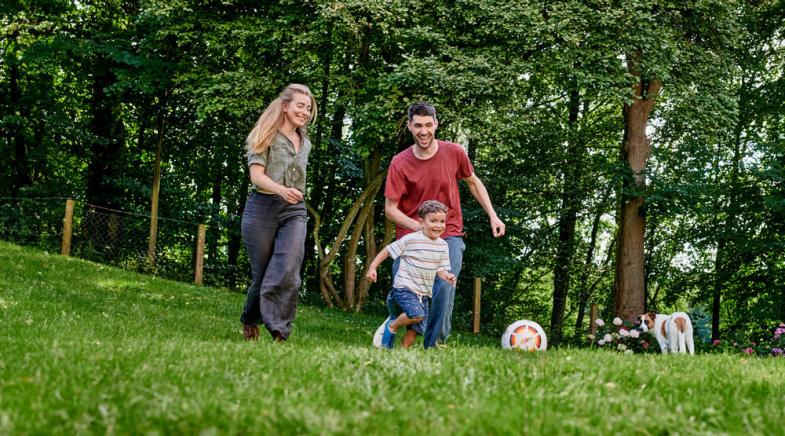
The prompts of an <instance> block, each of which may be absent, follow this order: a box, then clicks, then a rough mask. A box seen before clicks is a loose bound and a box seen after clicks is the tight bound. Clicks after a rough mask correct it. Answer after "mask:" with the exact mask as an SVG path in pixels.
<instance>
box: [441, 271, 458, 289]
mask: <svg viewBox="0 0 785 436" xmlns="http://www.w3.org/2000/svg"><path fill="white" fill-rule="evenodd" d="M436 275H437V276H439V278H440V279H442V280H444V281H446V282H450V284H451V285H453V286H455V284H456V283H457V282H458V280H457V279H456V278H455V274H453V273H451V272H449V271H447V270H440V271H436Z"/></svg>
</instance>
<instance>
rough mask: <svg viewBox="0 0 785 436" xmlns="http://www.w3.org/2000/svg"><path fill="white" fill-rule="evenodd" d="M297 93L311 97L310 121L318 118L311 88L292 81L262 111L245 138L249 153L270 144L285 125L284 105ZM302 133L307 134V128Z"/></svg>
mask: <svg viewBox="0 0 785 436" xmlns="http://www.w3.org/2000/svg"><path fill="white" fill-rule="evenodd" d="M295 94H303V95H306V96H308V97H309V98H310V99H311V117H310V118H309V119H308V122H309V123H310V122H313V120H315V119H316V99H315V98H313V94H311V90H310V89H308V87H307V86H305V85H300V84H299V83H292V84H290V85H289V86H287V87H286V88H284V90H283V91H281V94H280V95H279V96H278V98H276V99H275V100H273V101H272V102H271V103H270V104H269V105H267V109H265V110H264V112H262V115H261V116H260V117H259V119H258V120H257V121H256V125H254V127H253V129H251V133H249V134H248V137H247V138H245V149H246V150H247V151H248V153H249V154H257V153H261V152H263V151H264V150H266V149H267V147H269V146H270V143H271V142H273V138H275V135H276V134H277V133H278V129H280V128H281V126H283V123H284V112H283V106H284V104H285V103H289V102H290V101H292V99H293V98H294V95H295ZM300 134H301V135H303V136H305V128H302V129H300Z"/></svg>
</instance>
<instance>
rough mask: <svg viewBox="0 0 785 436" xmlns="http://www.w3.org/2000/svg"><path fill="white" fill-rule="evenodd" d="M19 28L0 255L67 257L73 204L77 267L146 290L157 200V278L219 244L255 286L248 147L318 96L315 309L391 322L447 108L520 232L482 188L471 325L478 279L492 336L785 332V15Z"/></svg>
mask: <svg viewBox="0 0 785 436" xmlns="http://www.w3.org/2000/svg"><path fill="white" fill-rule="evenodd" d="M0 16H1V17H2V18H0V26H2V30H1V31H0V154H1V155H2V156H4V158H3V159H2V160H0V192H2V193H7V194H4V195H6V196H5V197H2V199H0V212H1V213H0V237H2V238H3V239H7V240H12V241H15V242H17V243H24V244H32V245H35V244H38V245H46V243H47V242H49V243H51V241H52V240H56V237H57V235H58V232H59V231H61V230H60V228H61V226H62V217H63V205H62V203H63V201H62V200H64V199H65V198H74V199H76V200H77V204H78V206H77V213H76V216H77V218H76V219H77V222H78V223H79V226H80V229H82V232H81V233H79V235H77V236H75V238H76V248H77V254H79V255H82V257H87V258H94V259H98V260H102V261H110V262H113V263H119V264H123V265H125V266H132V267H136V268H138V269H145V268H146V266H145V263H144V262H142V261H138V263H137V264H134V263H133V262H134V261H133V260H129V259H131V258H133V257H134V256H136V257H138V256H139V252H142V253H144V249H145V248H146V247H147V244H148V240H147V237H148V235H147V234H146V233H145V232H146V231H147V230H146V229H147V227H145V226H149V222H148V221H149V219H148V220H147V221H144V220H143V221H144V222H141V223H135V222H133V221H132V218H130V217H134V216H142V217H143V216H149V214H150V212H151V197H153V193H154V191H155V190H154V189H153V187H154V186H156V184H157V185H159V186H160V194H157V193H156V195H159V201H160V203H159V205H158V208H157V209H158V210H157V214H158V215H160V217H162V218H161V220H162V223H163V224H164V225H162V226H161V227H160V228H159V231H158V236H157V237H158V244H159V248H158V253H159V254H158V265H157V266H156V268H158V269H155V270H153V271H152V272H155V273H161V272H162V271H163V272H165V270H166V268H167V265H170V267H171V268H172V269H173V270H176V269H177V267H176V265H180V264H185V265H190V264H191V261H192V259H193V256H194V250H193V246H194V244H195V241H196V227H195V224H196V223H204V224H206V225H207V235H206V239H207V241H206V246H207V250H206V257H205V271H206V272H205V280H206V281H207V282H208V283H211V284H217V285H222V286H227V287H230V288H232V289H237V290H240V291H241V290H242V289H243V287H244V286H245V285H246V283H247V276H248V266H247V260H246V259H245V256H244V253H243V250H242V243H241V237H240V234H239V228H240V224H239V221H240V217H241V216H242V210H243V206H244V202H245V199H246V197H247V195H248V192H249V188H250V186H249V180H248V175H247V170H246V164H245V157H244V150H243V146H244V138H245V136H246V134H247V133H248V131H249V130H250V128H251V127H252V125H253V123H254V121H255V120H256V118H257V117H258V116H259V114H260V112H261V110H262V109H263V108H264V107H265V105H266V104H267V103H268V102H269V101H271V100H272V99H273V98H275V97H276V96H277V94H278V92H280V90H281V89H282V88H283V87H284V86H285V85H286V84H288V83H291V82H299V83H304V84H306V85H308V86H310V87H311V89H312V91H313V92H314V94H315V95H316V99H317V103H318V108H319V117H318V119H317V121H316V123H315V124H314V125H313V126H312V127H311V128H310V130H309V135H310V138H311V141H312V143H313V144H314V148H313V150H312V154H311V156H310V164H309V175H308V193H307V202H308V208H309V212H310V216H309V223H308V225H309V227H308V230H309V232H308V241H307V251H306V253H307V258H306V262H305V264H304V267H303V269H304V286H303V289H302V291H301V299H302V300H303V301H305V302H307V303H311V304H324V305H327V306H330V307H339V308H342V309H345V310H350V311H361V310H379V311H382V310H383V298H384V296H385V294H386V290H387V287H388V286H389V276H387V277H385V278H383V279H382V280H380V282H379V283H378V284H374V285H371V284H370V283H368V282H367V281H365V280H362V277H363V274H364V269H365V267H366V265H367V264H368V262H369V261H370V259H372V258H373V256H374V254H375V253H376V252H377V250H378V249H379V248H380V247H382V246H383V245H384V244H386V243H388V242H389V241H390V240H391V238H392V237H393V232H392V230H393V229H392V226H391V225H390V223H389V222H386V221H385V219H384V213H383V197H382V191H383V183H384V176H385V172H386V168H387V166H388V164H389V161H390V159H391V158H392V156H393V155H394V154H395V153H397V152H398V151H400V150H402V149H403V148H405V147H406V146H408V145H410V144H411V135H410V133H409V132H408V130H406V128H405V123H406V116H405V109H406V107H407V106H408V105H409V104H410V103H412V102H414V101H417V100H421V99H423V100H429V101H431V102H432V103H434V104H435V105H436V107H437V110H438V111H439V119H440V126H439V131H438V135H437V136H438V137H439V138H442V139H447V140H452V141H456V142H459V143H461V144H463V145H464V146H465V147H466V150H467V152H468V154H469V156H470V157H471V159H472V161H473V162H474V165H475V171H476V173H477V174H478V176H479V177H480V178H481V179H482V180H483V182H484V183H485V185H486V187H487V188H488V190H489V193H490V196H491V198H492V199H493V202H494V205H495V208H496V211H497V213H498V214H499V216H500V217H501V219H502V220H503V221H504V222H505V223H506V224H507V235H506V236H505V237H504V238H501V239H494V238H493V237H492V236H491V231H490V228H489V226H488V222H487V217H486V215H485V213H484V212H483V211H482V209H481V208H480V207H479V205H478V204H477V203H476V202H475V201H474V200H473V199H472V197H471V195H469V194H468V191H465V192H463V195H462V198H463V199H464V224H465V227H466V231H467V235H466V244H467V251H466V253H465V257H464V269H463V272H462V277H461V280H460V281H459V284H458V292H457V297H456V309H455V310H456V311H455V315H454V323H456V324H458V325H459V326H467V325H468V324H469V319H470V316H471V287H472V281H471V279H472V278H474V277H481V278H482V311H481V314H482V323H483V325H484V326H485V327H484V329H488V330H490V331H500V330H501V329H502V328H503V327H504V326H505V325H506V324H508V323H509V322H511V321H512V320H515V319H519V318H529V319H534V320H537V321H539V322H541V323H542V324H544V325H545V326H546V329H547V330H548V332H549V339H550V341H551V342H552V343H560V342H563V341H568V340H572V339H576V338H579V336H580V335H582V334H583V333H585V326H586V322H587V321H586V320H587V316H588V315H587V311H588V307H589V305H590V304H591V303H597V304H599V306H600V308H601V310H602V311H603V312H604V314H605V316H608V315H610V314H619V315H622V316H624V317H625V318H630V317H631V316H633V314H635V313H636V312H639V311H642V310H644V309H646V310H659V311H669V310H674V309H682V310H690V311H691V313H692V314H693V316H694V317H699V318H700V320H699V323H700V324H701V325H702V326H705V331H701V332H700V334H701V335H702V336H703V337H704V339H708V338H709V337H714V338H719V337H723V336H727V335H729V334H736V333H738V332H743V333H755V332H760V331H766V330H768V329H770V328H771V327H772V326H773V325H775V324H776V323H777V322H779V321H783V320H785V249H783V248H785V105H783V103H782V102H783V101H785V78H783V68H784V65H785V43H784V42H785V5H783V2H781V1H728V0H706V1H678V2H676V1H666V0H660V1H654V0H632V1H612V0H611V1H607V0H597V1H572V0H571V1H548V2H538V1H514V2H498V1H487V0H466V1H456V0H453V1H441V0H434V1H428V2H423V1H403V0H400V1H375V0H345V1H338V0H313V1H279V2H265V1H242V0H222V1H210V0H205V1H190V0H181V1H177V0H173V1H139V0H137V1H133V0H129V1H114V0H107V1H101V0H88V1H64V0H36V1H20V0H11V1H5V2H3V6H0ZM462 189H465V187H463V188H462ZM134 214H135V215H134ZM97 217H101V219H98V218H97ZM118 217H121V219H120V218H118ZM165 219H168V221H167V220H165ZM123 235H124V236H123ZM118 241H121V243H122V244H125V245H124V247H125V248H124V249H118V248H117V247H115V245H116V244H117V243H118ZM122 244H121V245H122ZM107 247H109V248H111V249H107ZM139 247H141V248H139ZM129 253H130V254H129ZM129 256H130V258H129ZM167 262H168V263H167ZM172 265H174V266H172ZM147 267H149V265H148V266H147ZM387 274H389V272H387ZM238 310H239V309H238ZM576 340H580V339H576Z"/></svg>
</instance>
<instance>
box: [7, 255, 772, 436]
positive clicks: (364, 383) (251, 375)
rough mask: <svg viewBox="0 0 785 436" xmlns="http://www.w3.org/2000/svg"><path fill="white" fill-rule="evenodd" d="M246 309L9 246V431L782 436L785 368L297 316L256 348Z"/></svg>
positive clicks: (359, 318)
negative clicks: (424, 338)
mask: <svg viewBox="0 0 785 436" xmlns="http://www.w3.org/2000/svg"><path fill="white" fill-rule="evenodd" d="M242 303H243V296H242V295H239V294H236V293H229V292H226V291H221V290H217V289H211V288H199V287H194V286H189V285H186V284H182V283H176V282H171V281H166V280H161V279H157V278H153V277H147V276H140V275H136V274H133V273H130V272H126V271H121V270H117V269H114V268H110V267H106V266H101V265H97V264H93V263H89V262H84V261H80V260H76V259H70V258H63V257H60V256H56V255H49V254H46V253H44V252H41V251H36V250H32V249H28V248H23V247H18V246H15V245H11V244H8V243H4V242H0V434H28V433H30V434H32V433H36V434H40V433H46V434H63V433H66V434H72V433H204V434H214V433H217V434H224V433H242V434H280V433H284V434H291V433H297V434H300V433H350V434H354V433H385V434H389V433H395V432H406V433H413V432H420V431H422V432H426V431H427V432H434V433H437V434H452V433H462V434H475V433H478V432H479V433H496V434H506V433H524V434H557V433H558V434H562V433H581V434H584V433H587V434H608V433H636V434H662V433H682V434H693V433H701V434H703V433H730V434H741V433H753V434H761V433H768V434H772V433H774V434H777V433H779V434H782V433H783V432H785V430H783V426H782V423H783V422H785V407H783V404H785V360H782V359H760V358H744V357H739V356H735V355H722V354H720V355H717V354H712V355H699V356H696V357H693V358H689V357H686V356H657V355H645V356H637V355H636V356H630V355H622V354H616V353H613V352H608V351H588V350H576V349H562V350H552V351H548V352H545V353H537V354H530V353H519V352H510V351H505V350H502V349H501V348H500V347H499V346H498V339H497V338H495V337H493V338H489V337H482V336H480V337H477V336H473V335H469V334H466V333H460V332H459V333H457V334H454V335H453V337H452V338H451V341H450V344H449V347H448V348H446V349H439V350H429V351H424V350H421V349H416V350H401V349H396V350H393V351H391V352H382V351H379V350H375V349H372V348H371V347H370V345H369V344H370V340H371V335H372V333H373V331H374V330H375V328H376V326H377V325H378V323H379V322H380V321H381V320H380V319H377V318H378V317H368V316H363V315H349V314H346V313H343V312H340V311H336V310H327V309H322V308H317V307H300V308H299V310H298V316H297V320H296V322H295V328H294V332H293V334H292V337H291V340H290V341H289V342H287V343H285V344H274V343H272V342H268V341H260V342H258V343H246V342H244V341H242V340H241V335H240V332H239V330H240V325H239V321H238V316H239V311H240V309H241V306H242Z"/></svg>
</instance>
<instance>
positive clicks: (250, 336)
mask: <svg viewBox="0 0 785 436" xmlns="http://www.w3.org/2000/svg"><path fill="white" fill-rule="evenodd" d="M243 337H244V338H245V340H246V341H255V340H257V339H259V327H257V326H255V325H244V326H243Z"/></svg>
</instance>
